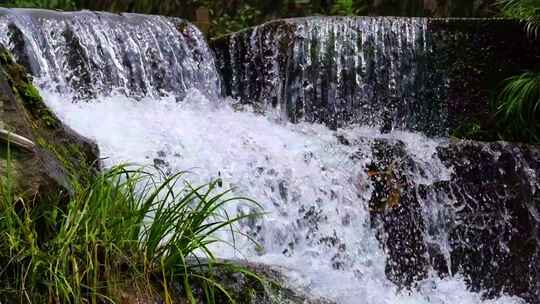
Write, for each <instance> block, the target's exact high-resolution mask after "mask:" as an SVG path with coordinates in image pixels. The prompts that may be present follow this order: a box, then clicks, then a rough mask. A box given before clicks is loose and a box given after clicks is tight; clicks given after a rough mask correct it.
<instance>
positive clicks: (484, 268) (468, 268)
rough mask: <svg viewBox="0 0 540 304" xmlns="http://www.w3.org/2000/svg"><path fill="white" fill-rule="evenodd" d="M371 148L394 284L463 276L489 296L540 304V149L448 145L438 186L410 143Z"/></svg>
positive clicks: (374, 213)
mask: <svg viewBox="0 0 540 304" xmlns="http://www.w3.org/2000/svg"><path fill="white" fill-rule="evenodd" d="M372 149H373V152H374V161H373V163H371V164H370V166H369V168H368V169H367V171H366V174H367V175H368V176H370V178H371V181H372V183H373V186H374V189H375V190H374V192H373V195H372V197H371V201H370V213H371V219H372V223H373V226H374V227H375V228H376V229H377V231H378V238H379V240H380V241H381V242H382V244H383V246H384V248H385V251H386V252H387V253H388V260H387V267H386V273H387V276H388V277H389V278H390V279H391V280H392V281H394V282H395V283H397V284H399V285H401V286H410V287H411V286H414V285H415V282H417V281H419V280H421V279H423V278H425V277H426V276H427V274H428V272H429V271H430V270H435V271H436V272H438V273H439V275H441V276H447V275H456V274H461V275H462V276H464V277H465V279H466V281H467V282H468V284H469V286H470V288H471V289H472V290H475V291H482V292H484V295H485V296H486V297H494V296H497V295H500V294H501V293H506V294H510V295H516V296H520V297H523V298H524V299H526V300H527V301H528V302H529V303H540V283H539V282H540V217H539V215H540V183H539V182H538V177H539V176H540V148H539V147H536V146H527V145H517V144H509V143H502V142H495V143H482V142H474V141H455V142H454V141H450V142H444V143H442V144H441V145H440V146H438V147H437V149H436V157H437V158H438V159H439V160H440V161H441V162H442V165H444V167H446V168H449V176H448V177H447V178H445V179H442V180H439V181H436V182H433V183H426V182H425V181H424V178H423V177H425V176H426V174H427V172H423V171H422V170H421V169H420V166H418V165H417V164H416V163H415V162H414V161H413V160H412V159H411V157H410V156H408V154H407V153H406V151H405V148H404V144H403V142H400V141H398V140H380V141H378V142H376V143H375V144H373V147H372Z"/></svg>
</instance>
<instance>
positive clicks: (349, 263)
mask: <svg viewBox="0 0 540 304" xmlns="http://www.w3.org/2000/svg"><path fill="white" fill-rule="evenodd" d="M44 93H45V98H46V100H47V103H48V104H49V105H50V106H51V107H52V108H53V109H54V110H55V111H56V112H57V113H59V115H60V116H61V117H62V119H63V120H64V121H65V122H67V123H68V124H69V125H71V126H72V127H74V128H75V129H76V130H78V131H79V132H81V133H82V134H83V135H86V136H89V137H91V138H94V139H95V140H97V142H98V143H99V145H100V148H101V151H102V154H103V156H104V157H107V159H106V164H107V165H113V164H116V163H122V162H127V161H129V162H137V163H141V164H155V165H158V166H161V168H162V169H165V170H167V169H169V170H171V171H173V172H174V171H178V170H186V169H189V170H191V171H192V173H191V174H190V175H189V179H190V180H191V181H194V182H207V181H209V180H211V179H213V178H216V177H218V176H221V178H222V179H223V181H224V185H223V187H224V188H227V187H234V188H235V194H238V195H245V196H248V197H251V198H254V199H256V200H257V201H258V202H260V203H261V204H262V205H263V206H264V209H265V211H266V212H268V214H267V215H266V216H264V218H263V219H262V220H259V221H257V222H253V223H249V222H248V223H244V227H243V229H244V230H245V232H248V233H250V234H251V235H254V236H255V237H256V239H257V240H258V241H259V242H260V243H261V245H262V249H261V248H256V246H253V245H252V244H251V243H249V242H244V243H242V242H240V243H239V244H237V245H238V248H239V252H237V253H233V252H231V251H230V250H225V249H224V251H222V252H221V255H222V256H224V257H234V256H235V255H236V257H237V258H247V259H248V260H250V261H255V262H263V263H267V264H270V265H281V266H285V267H287V268H289V269H290V270H291V271H290V272H289V273H288V275H289V277H290V282H291V285H292V286H296V287H297V288H301V289H304V290H306V291H308V292H309V294H312V295H314V296H322V297H327V298H330V299H334V300H336V301H337V303H343V304H358V303H370V304H377V303H448V304H451V303H483V301H482V300H481V296H480V294H477V293H472V292H469V291H467V290H466V286H465V283H464V282H463V281H462V280H461V279H460V278H459V277H455V278H447V279H439V278H438V277H437V278H436V277H431V278H429V279H426V280H424V281H422V282H420V284H419V289H418V290H415V291H407V290H402V291H400V290H399V289H398V288H397V287H396V286H395V285H394V284H393V283H391V282H390V281H388V280H387V279H386V276H385V253H384V251H383V250H382V249H381V248H380V245H379V243H378V241H377V240H376V238H375V232H374V231H373V230H372V229H371V228H370V218H369V212H368V209H367V201H368V199H369V197H370V194H371V191H372V189H371V188H370V184H369V182H368V181H367V177H366V172H365V166H366V164H367V163H368V162H369V161H370V160H371V156H370V153H371V151H370V149H369V148H367V147H368V146H369V145H368V143H369V142H370V141H371V140H373V139H376V138H399V139H400V140H403V141H405V143H406V145H407V151H408V153H410V155H411V156H412V157H413V158H414V159H415V161H417V162H418V164H424V166H426V167H429V168H426V169H429V170H430V172H432V174H431V176H430V177H429V179H428V180H426V182H434V181H437V180H441V179H447V178H448V171H447V170H448V169H447V168H445V167H444V166H441V167H436V168H431V167H432V166H436V165H437V163H439V162H438V160H437V159H436V158H434V147H435V146H436V145H437V144H438V143H439V142H438V141H436V140H431V139H428V138H425V137H423V136H420V135H417V134H412V133H404V132H395V133H391V134H386V135H381V134H380V133H378V131H376V130H374V129H369V128H359V127H357V128H351V129H343V130H338V131H331V130H329V129H328V128H326V127H325V126H323V125H318V124H308V123H302V124H290V123H278V122H276V121H275V119H273V118H271V117H264V116H260V115H257V114H253V113H249V112H236V111H234V110H233V109H232V107H231V106H229V105H228V104H226V103H225V102H224V101H223V100H222V101H221V102H220V103H216V101H215V100H208V99H207V98H206V97H204V96H203V94H200V93H199V92H197V91H191V92H189V94H188V95H187V97H186V98H185V99H184V100H183V101H182V102H176V100H175V98H162V99H159V100H155V99H149V98H148V99H143V100H140V101H136V100H133V99H130V98H126V97H124V96H114V97H105V98H100V99H99V100H95V101H93V102H91V103H66V102H65V100H64V99H65V96H62V95H57V94H54V93H52V94H51V93H49V92H46V91H45V92H44ZM338 134H339V135H345V136H347V137H348V138H350V140H357V141H358V142H359V143H364V144H359V145H356V146H355V147H352V146H346V145H342V144H340V143H339V140H338V138H337V137H336V135H338ZM362 147H365V148H362ZM359 148H360V150H358V149H359ZM358 153H361V155H362V157H361V158H357V157H352V156H353V155H358ZM238 208H239V210H240V211H241V212H250V210H243V208H247V206H238ZM486 303H501V304H502V303H505V304H506V303H519V301H518V300H517V299H511V298H507V297H504V298H501V299H499V300H497V301H486Z"/></svg>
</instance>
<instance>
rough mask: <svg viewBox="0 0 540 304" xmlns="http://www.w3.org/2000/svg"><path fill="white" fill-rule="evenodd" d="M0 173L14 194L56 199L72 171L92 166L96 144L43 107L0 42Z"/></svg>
mask: <svg viewBox="0 0 540 304" xmlns="http://www.w3.org/2000/svg"><path fill="white" fill-rule="evenodd" d="M0 129H1V130H2V131H1V132H0V133H2V134H3V135H5V136H2V139H1V140H0V152H1V155H0V173H1V176H2V179H3V180H4V181H6V180H7V177H8V176H9V179H10V182H11V183H12V184H13V186H14V193H13V195H15V197H17V198H22V199H25V200H27V201H32V200H33V199H36V198H37V199H38V200H39V199H40V198H43V199H49V198H57V197H58V196H62V195H65V194H67V192H69V191H70V183H69V179H70V178H71V177H72V174H75V173H80V174H82V173H83V172H84V170H86V171H87V170H93V169H92V168H98V167H99V163H98V149H97V146H96V145H95V144H94V143H92V142H91V141H89V140H88V139H85V138H83V137H81V136H80V135H78V134H76V133H75V132H74V131H73V130H71V129H70V128H69V127H67V126H65V125H64V124H62V123H61V122H60V121H59V120H58V119H57V118H56V116H55V115H54V114H53V113H52V112H51V111H50V110H49V109H48V108H47V107H46V105H45V104H44V103H43V100H42V99H41V97H40V96H39V92H38V91H37V89H36V88H35V87H34V86H33V85H32V79H31V78H30V77H29V76H28V75H27V74H26V71H25V70H24V68H23V67H22V66H20V65H18V64H16V63H15V62H14V60H13V59H12V57H11V55H10V54H9V52H8V51H7V50H6V49H4V48H3V47H1V46H0Z"/></svg>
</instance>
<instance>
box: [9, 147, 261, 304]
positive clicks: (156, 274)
mask: <svg viewBox="0 0 540 304" xmlns="http://www.w3.org/2000/svg"><path fill="white" fill-rule="evenodd" d="M8 150H9V149H8ZM7 159H8V162H9V151H8V158H7ZM130 168H131V167H128V166H116V167H114V168H112V169H110V170H108V171H106V172H103V173H100V174H97V176H95V177H94V178H92V180H91V181H89V182H87V183H85V184H80V183H75V186H74V193H73V194H72V196H71V199H70V200H69V202H68V204H67V206H58V205H57V204H55V202H54V201H52V202H43V201H41V202H25V201H23V200H21V199H18V198H17V197H15V196H14V194H13V191H12V190H11V189H12V185H11V184H12V177H11V176H10V171H11V170H9V168H8V170H6V172H4V173H3V174H2V175H3V176H2V177H1V178H2V179H1V181H2V182H1V183H0V302H2V303H18V302H21V303H117V302H119V299H120V297H121V294H122V292H123V291H126V290H127V291H134V293H135V294H136V295H138V296H141V295H142V296H143V297H146V298H147V299H148V298H150V299H156V297H157V298H159V299H162V300H163V302H164V303H173V301H174V299H175V297H178V296H181V297H184V298H186V299H188V300H189V302H190V303H198V302H199V301H204V302H205V303H212V302H215V299H216V298H219V299H225V300H226V301H227V302H234V300H233V297H232V296H231V295H230V294H229V293H228V292H227V290H226V289H225V288H224V287H223V286H222V285H220V284H219V283H218V282H217V281H216V279H214V278H213V276H212V274H211V273H212V268H214V267H231V266H230V265H225V264H221V263H219V262H218V261H217V259H216V258H215V256H214V255H213V253H212V252H211V250H210V248H209V245H211V244H212V243H215V242H220V240H219V239H217V238H216V237H215V232H217V231H218V230H221V229H227V230H230V232H231V233H233V234H234V225H233V224H234V223H235V222H236V221H238V220H241V219H242V217H232V218H231V217H229V216H228V215H227V213H225V212H224V211H222V210H223V208H222V207H224V206H225V205H227V204H230V203H232V202H235V201H238V200H244V201H247V202H248V203H250V204H251V203H253V202H252V201H251V200H248V199H245V198H230V197H229V195H228V194H229V191H224V192H217V188H218V183H217V182H211V183H209V184H205V185H202V186H198V187H193V186H191V185H190V184H188V183H186V182H185V181H184V179H183V175H184V173H178V174H176V175H174V176H172V177H168V178H161V177H160V178H156V177H155V175H153V174H150V173H147V172H145V171H144V170H142V169H139V170H133V169H130ZM163 179H164V180H163ZM244 217H245V216H244ZM235 271H240V272H244V273H245V274H248V275H252V274H250V273H249V272H248V271H245V270H243V269H240V268H236V269H235ZM253 276H254V275H253ZM194 286H196V287H194ZM220 303H223V300H221V302H220Z"/></svg>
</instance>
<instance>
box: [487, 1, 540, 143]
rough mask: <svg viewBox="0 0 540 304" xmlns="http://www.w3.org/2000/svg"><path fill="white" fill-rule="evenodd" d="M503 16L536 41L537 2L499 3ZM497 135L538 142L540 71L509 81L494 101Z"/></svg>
mask: <svg viewBox="0 0 540 304" xmlns="http://www.w3.org/2000/svg"><path fill="white" fill-rule="evenodd" d="M498 4H499V5H500V6H501V11H502V13H503V15H504V16H506V17H510V18H514V19H518V20H521V21H522V22H524V24H525V31H526V32H527V35H528V36H529V39H532V40H534V39H539V38H540V37H539V34H540V0H499V1H498ZM493 111H494V112H495V116H496V124H497V130H498V133H499V134H498V135H499V137H500V138H502V139H505V140H517V141H526V142H532V143H540V71H539V70H535V69H534V67H531V70H529V71H525V72H524V73H523V74H521V75H516V76H513V77H510V78H508V79H507V80H506V81H505V82H504V83H503V86H502V89H501V90H500V92H499V94H498V95H497V96H496V97H495V99H494V102H493Z"/></svg>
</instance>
